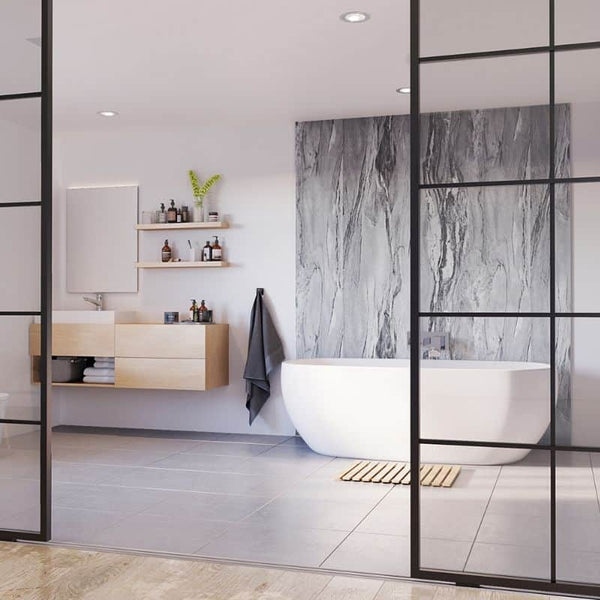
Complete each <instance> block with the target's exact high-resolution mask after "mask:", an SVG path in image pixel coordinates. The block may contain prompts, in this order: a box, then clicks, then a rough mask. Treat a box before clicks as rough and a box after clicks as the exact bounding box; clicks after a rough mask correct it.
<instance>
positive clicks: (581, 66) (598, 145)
mask: <svg viewBox="0 0 600 600" xmlns="http://www.w3.org/2000/svg"><path fill="white" fill-rule="evenodd" d="M599 62H600V50H580V51H579V50H578V51H569V52H557V53H556V84H555V86H556V102H557V103H559V104H561V105H562V107H561V110H562V111H563V112H564V117H563V118H560V113H557V115H558V118H557V121H556V136H557V141H559V142H560V140H561V139H562V138H565V139H568V138H569V137H570V138H571V142H570V145H569V143H568V142H567V143H559V145H558V146H557V148H556V171H557V176H558V177H567V176H569V175H571V176H572V177H596V176H600V76H599V75H598V63H599Z"/></svg>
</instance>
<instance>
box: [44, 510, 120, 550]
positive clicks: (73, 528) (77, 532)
mask: <svg viewBox="0 0 600 600" xmlns="http://www.w3.org/2000/svg"><path fill="white" fill-rule="evenodd" d="M126 518H127V517H126V515H124V514H123V513H120V512H114V511H98V510H84V509H76V508H54V509H53V510H52V541H55V542H57V541H58V542H72V543H79V544H89V543H90V540H91V539H93V536H94V535H95V534H97V533H98V532H100V531H102V530H104V529H107V528H108V527H112V526H113V525H115V524H116V523H118V522H120V521H123V520H124V519H126Z"/></svg>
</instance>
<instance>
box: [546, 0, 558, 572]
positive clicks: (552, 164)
mask: <svg viewBox="0 0 600 600" xmlns="http://www.w3.org/2000/svg"><path fill="white" fill-rule="evenodd" d="M554 3H555V0H548V25H549V31H548V44H549V46H550V51H549V53H548V60H549V69H548V74H549V86H548V93H549V98H548V104H549V115H548V118H549V128H550V131H549V137H550V139H549V144H550V150H549V159H550V160H549V173H548V175H549V179H550V183H549V189H548V192H549V203H550V206H549V208H550V210H549V218H550V286H549V287H550V446H551V450H550V581H551V582H552V583H556V375H557V374H556V183H555V179H556V160H555V148H554V146H555V138H556V135H555V105H556V95H555V76H554V74H555V54H554V45H555V11H554V9H555V6H554Z"/></svg>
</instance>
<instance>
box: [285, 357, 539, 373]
mask: <svg viewBox="0 0 600 600" xmlns="http://www.w3.org/2000/svg"><path fill="white" fill-rule="evenodd" d="M420 365H421V368H423V369H444V370H453V371H494V372H498V371H500V372H502V371H536V370H539V371H549V370H550V365H549V364H547V363H539V362H527V361H495V360H422V361H421V362H420ZM283 366H284V368H285V367H287V366H294V367H312V368H316V367H343V368H353V367H354V368H369V369H390V368H397V369H408V368H409V366H410V359H408V358H298V359H292V360H286V361H284V362H283Z"/></svg>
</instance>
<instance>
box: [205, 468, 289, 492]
mask: <svg viewBox="0 0 600 600" xmlns="http://www.w3.org/2000/svg"><path fill="white" fill-rule="evenodd" d="M296 483H297V480H295V479H290V478H288V477H286V476H281V475H274V476H265V475H263V476H259V475H246V474H242V473H216V472H214V473H211V472H210V471H205V472H198V476H197V477H196V478H195V479H194V491H196V492H209V493H214V494H237V495H242V496H278V495H279V494H281V493H283V492H285V491H286V490H288V489H290V488H291V487H292V486H293V485H295V484H296Z"/></svg>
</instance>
